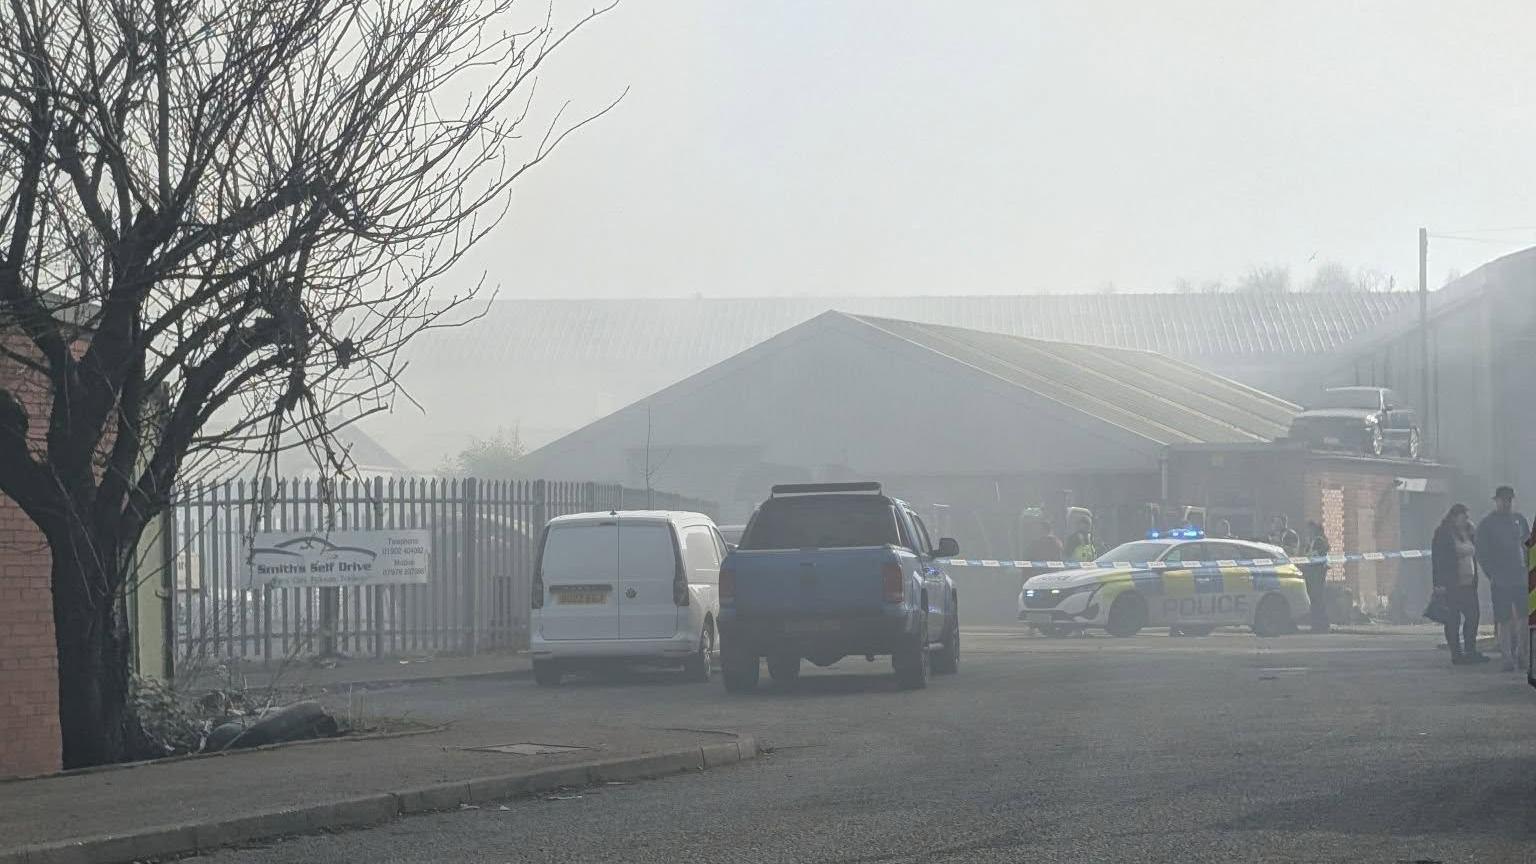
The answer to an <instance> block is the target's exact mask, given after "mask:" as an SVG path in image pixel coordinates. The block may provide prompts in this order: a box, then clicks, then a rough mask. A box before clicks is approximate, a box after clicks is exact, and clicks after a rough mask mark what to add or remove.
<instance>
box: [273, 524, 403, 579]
mask: <svg viewBox="0 0 1536 864" xmlns="http://www.w3.org/2000/svg"><path fill="white" fill-rule="evenodd" d="M431 557H432V544H431V535H430V533H429V532H428V531H425V530H419V529H402V530H377V531H262V532H260V533H258V534H257V535H256V536H255V537H254V538H253V540H252V542H251V545H250V547H249V549H248V550H247V556H246V558H247V560H248V561H249V562H250V564H249V567H248V569H247V572H246V577H247V581H246V586H247V587H258V586H266V587H269V588H333V587H344V586H348V585H425V584H426V583H427V580H428V577H429V575H430V574H429V571H428V562H429V561H430V560H431Z"/></svg>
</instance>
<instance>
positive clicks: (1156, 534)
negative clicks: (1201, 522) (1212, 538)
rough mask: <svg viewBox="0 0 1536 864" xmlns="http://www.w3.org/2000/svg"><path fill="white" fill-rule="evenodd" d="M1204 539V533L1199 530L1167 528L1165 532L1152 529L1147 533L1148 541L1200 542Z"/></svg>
mask: <svg viewBox="0 0 1536 864" xmlns="http://www.w3.org/2000/svg"><path fill="white" fill-rule="evenodd" d="M1204 537H1205V532H1204V531H1202V530H1200V529H1199V528H1193V527H1191V528H1169V529H1168V530H1167V531H1158V530H1156V529H1153V530H1151V531H1148V532H1147V539H1148V540H1200V539H1202V538H1204Z"/></svg>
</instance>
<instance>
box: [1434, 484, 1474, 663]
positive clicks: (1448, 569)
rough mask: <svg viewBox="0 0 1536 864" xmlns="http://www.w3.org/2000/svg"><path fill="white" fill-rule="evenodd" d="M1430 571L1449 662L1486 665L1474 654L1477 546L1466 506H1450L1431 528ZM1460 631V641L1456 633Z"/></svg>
mask: <svg viewBox="0 0 1536 864" xmlns="http://www.w3.org/2000/svg"><path fill="white" fill-rule="evenodd" d="M1430 571H1431V573H1432V575H1433V579H1434V584H1435V594H1436V595H1437V596H1438V597H1439V598H1440V600H1441V602H1442V603H1443V604H1444V605H1445V608H1446V609H1447V610H1448V611H1449V613H1450V614H1449V615H1448V616H1447V617H1446V619H1445V622H1444V623H1445V642H1446V644H1447V645H1449V646H1450V649H1451V663H1452V664H1454V665H1456V666H1465V665H1467V664H1470V663H1487V662H1488V658H1487V657H1485V656H1483V655H1482V654H1479V653H1478V652H1477V625H1478V618H1479V617H1480V614H1481V613H1480V612H1479V610H1478V601H1477V546H1476V543H1475V537H1474V532H1473V530H1472V518H1471V517H1470V516H1468V515H1467V505H1465V504H1453V505H1451V509H1450V510H1448V511H1446V514H1445V518H1444V519H1441V520H1440V527H1438V528H1436V529H1435V539H1434V541H1433V542H1432V543H1431V544H1430ZM1458 629H1459V630H1460V631H1461V638H1460V640H1458V639H1457V636H1456V633H1457V630H1458Z"/></svg>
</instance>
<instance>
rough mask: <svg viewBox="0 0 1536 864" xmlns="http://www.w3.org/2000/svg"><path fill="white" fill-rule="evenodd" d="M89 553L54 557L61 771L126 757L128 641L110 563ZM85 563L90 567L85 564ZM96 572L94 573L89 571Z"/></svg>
mask: <svg viewBox="0 0 1536 864" xmlns="http://www.w3.org/2000/svg"><path fill="white" fill-rule="evenodd" d="M89 555H90V550H86V549H81V550H73V549H63V550H55V551H54V554H53V626H54V639H55V641H56V642H57V644H58V650H59V731H60V732H61V733H62V737H63V745H64V767H65V768H83V767H85V766H88V765H104V764H107V763H110V762H120V761H122V760H123V759H125V758H126V757H127V713H128V666H129V662H130V660H131V657H130V655H129V650H128V649H129V642H128V639H127V638H126V633H125V632H124V627H123V621H122V617H121V615H120V608H119V604H118V602H117V592H116V591H115V590H110V591H104V590H102V589H103V587H104V586H109V585H121V584H122V581H121V580H120V579H116V578H111V577H112V576H114V575H115V574H109V573H106V572H102V570H103V569H104V568H111V567H113V566H115V565H114V563H113V562H112V561H110V560H107V561H101V562H99V564H98V563H97V562H95V561H91V559H90V557H87V556H89ZM82 561H90V563H88V564H82ZM92 571H94V572H92Z"/></svg>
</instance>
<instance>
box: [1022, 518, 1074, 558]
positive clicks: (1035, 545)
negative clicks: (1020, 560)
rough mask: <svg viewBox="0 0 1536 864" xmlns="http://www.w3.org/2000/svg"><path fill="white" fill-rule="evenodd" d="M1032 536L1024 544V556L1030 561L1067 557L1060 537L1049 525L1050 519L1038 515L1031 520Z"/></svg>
mask: <svg viewBox="0 0 1536 864" xmlns="http://www.w3.org/2000/svg"><path fill="white" fill-rule="evenodd" d="M1031 528H1032V529H1033V531H1034V536H1032V537H1030V538H1029V542H1028V543H1026V544H1024V557H1025V558H1027V559H1028V560H1030V561H1062V560H1065V559H1066V557H1067V554H1066V550H1065V548H1063V547H1062V545H1061V538H1060V537H1057V536H1056V529H1055V528H1053V527H1051V520H1049V519H1047V518H1045V517H1044V516H1039V517H1037V518H1036V519H1034V520H1033V521H1032V522H1031Z"/></svg>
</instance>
